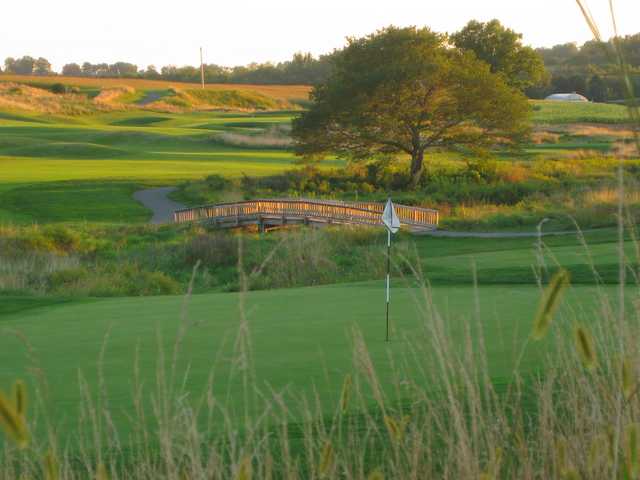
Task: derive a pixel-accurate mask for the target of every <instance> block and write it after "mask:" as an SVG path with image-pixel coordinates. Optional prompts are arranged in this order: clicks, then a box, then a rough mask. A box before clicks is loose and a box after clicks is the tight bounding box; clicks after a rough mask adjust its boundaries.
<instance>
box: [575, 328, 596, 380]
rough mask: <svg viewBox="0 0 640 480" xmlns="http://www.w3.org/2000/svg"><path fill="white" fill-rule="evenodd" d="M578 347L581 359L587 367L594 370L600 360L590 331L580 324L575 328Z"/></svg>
mask: <svg viewBox="0 0 640 480" xmlns="http://www.w3.org/2000/svg"><path fill="white" fill-rule="evenodd" d="M575 342H576V349H577V350H578V354H579V355H580V360H582V364H583V365H584V367H585V368H587V369H589V370H592V369H594V368H595V367H596V365H597V363H598V360H597V358H596V350H595V347H594V345H593V338H592V337H591V334H590V333H589V331H588V330H587V329H586V328H585V327H583V326H581V325H578V326H577V327H576V329H575Z"/></svg>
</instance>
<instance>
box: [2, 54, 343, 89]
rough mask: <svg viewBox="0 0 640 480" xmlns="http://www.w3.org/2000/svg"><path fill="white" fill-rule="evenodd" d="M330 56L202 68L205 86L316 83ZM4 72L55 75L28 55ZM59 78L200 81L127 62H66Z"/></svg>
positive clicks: (188, 69) (186, 71)
mask: <svg viewBox="0 0 640 480" xmlns="http://www.w3.org/2000/svg"><path fill="white" fill-rule="evenodd" d="M330 57H331V55H322V56H320V57H319V58H316V57H314V56H313V55H311V54H310V53H296V54H295V55H294V56H293V58H292V59H291V60H288V61H285V62H280V63H252V64H249V65H246V66H237V67H222V66H220V65H215V64H206V65H205V66H204V77H205V81H206V82H207V83H257V84H289V85H295V84H316V83H318V82H321V81H322V80H324V79H325V78H326V77H327V76H328V74H329V72H330V69H331V61H330ZM4 72H5V73H13V74H18V75H55V74H56V73H55V72H53V71H52V69H51V64H50V63H49V62H48V61H47V60H46V59H44V58H38V59H34V58H32V57H29V56H25V57H22V58H18V59H14V58H11V57H9V58H7V59H6V60H5V64H4ZM60 74H61V75H63V76H67V77H95V78H144V79H150V80H171V81H175V82H200V68H199V67H194V66H182V67H177V66H175V65H167V66H164V67H162V68H161V69H160V70H158V69H157V68H156V67H155V66H153V65H149V66H148V67H147V68H146V69H144V70H143V69H139V68H138V66H137V65H135V64H133V63H127V62H116V63H113V64H108V63H90V62H84V63H83V64H82V65H80V64H78V63H68V64H66V65H64V66H63V67H62V71H61V72H60Z"/></svg>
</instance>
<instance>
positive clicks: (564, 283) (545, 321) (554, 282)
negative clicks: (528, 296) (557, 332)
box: [531, 269, 570, 340]
mask: <svg viewBox="0 0 640 480" xmlns="http://www.w3.org/2000/svg"><path fill="white" fill-rule="evenodd" d="M569 279H570V276H569V272H568V271H566V270H564V269H561V270H559V271H558V272H557V273H556V274H555V275H554V276H553V277H552V278H551V281H550V282H549V285H548V286H547V289H546V290H545V292H544V294H543V296H542V298H541V299H540V305H539V306H538V314H537V315H536V318H535V321H534V323H533V332H532V334H531V336H532V338H533V339H534V340H541V339H542V338H544V337H545V336H546V334H547V332H548V331H549V327H550V326H551V322H552V320H553V314H554V313H555V311H556V309H557V308H558V305H559V304H560V301H561V300H562V295H563V293H564V290H565V289H566V288H567V287H568V286H569Z"/></svg>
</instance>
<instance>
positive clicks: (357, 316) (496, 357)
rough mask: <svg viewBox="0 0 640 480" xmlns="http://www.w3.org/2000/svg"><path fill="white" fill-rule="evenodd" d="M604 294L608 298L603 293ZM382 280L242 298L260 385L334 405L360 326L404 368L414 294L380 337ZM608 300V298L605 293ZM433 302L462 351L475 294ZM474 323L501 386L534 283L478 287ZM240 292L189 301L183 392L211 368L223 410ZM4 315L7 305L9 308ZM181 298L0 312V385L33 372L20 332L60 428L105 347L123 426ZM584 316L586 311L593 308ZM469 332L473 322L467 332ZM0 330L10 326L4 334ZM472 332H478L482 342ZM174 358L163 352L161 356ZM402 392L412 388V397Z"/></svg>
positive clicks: (587, 300) (567, 310) (576, 294)
mask: <svg viewBox="0 0 640 480" xmlns="http://www.w3.org/2000/svg"><path fill="white" fill-rule="evenodd" d="M604 291H605V292H611V294H612V295H613V292H612V291H611V290H609V289H605V290H604ZM383 292H384V290H383V285H382V283H381V282H369V283H360V284H350V285H340V286H326V287H314V288H302V289H287V290H273V291H262V292H253V293H249V294H248V296H247V300H246V305H245V310H246V311H248V312H250V313H249V325H250V342H251V349H252V355H251V359H252V365H253V367H252V368H254V369H255V375H256V378H257V379H258V382H257V385H264V386H266V385H269V386H270V388H272V389H273V390H274V391H276V392H280V391H284V390H286V391H288V392H289V393H290V394H293V395H295V394H300V393H306V394H309V395H310V394H312V393H313V389H314V387H315V388H316V389H317V392H318V395H319V397H320V400H321V402H322V403H323V404H324V405H325V406H327V407H329V406H330V405H335V402H337V398H338V395H339V391H340V385H341V382H342V380H343V378H344V375H345V374H346V373H347V372H350V371H352V360H353V356H352V355H353V352H352V341H351V339H350V336H351V333H350V332H352V329H353V328H358V329H361V330H362V331H363V333H364V337H365V339H366V341H367V344H368V348H369V350H370V355H371V357H372V360H373V362H374V364H375V367H376V369H377V370H378V373H379V374H380V377H381V380H382V384H383V386H384V387H385V389H387V390H388V391H389V390H391V385H389V383H388V380H389V378H390V375H391V371H392V367H391V363H390V358H389V355H391V358H395V360H396V361H400V359H401V358H402V356H403V355H408V356H409V357H410V356H411V353H410V349H409V346H410V342H416V343H417V344H422V345H425V346H426V345H427V344H428V339H427V338H426V337H425V335H426V333H425V327H424V325H425V322H432V321H433V320H432V319H431V318H430V317H428V316H427V317H425V316H423V314H421V313H420V311H421V310H423V309H424V306H425V305H424V300H423V298H424V297H423V296H422V294H421V292H420V291H419V290H416V289H408V288H404V287H402V286H401V282H400V281H398V282H397V283H396V284H395V286H394V288H393V291H392V296H393V297H392V298H393V303H392V309H391V319H392V326H393V328H392V338H393V340H392V341H391V342H390V343H385V342H384V294H383ZM595 293H596V289H595V287H593V286H586V287H574V288H573V289H572V291H571V292H570V293H569V296H568V301H567V304H566V305H565V306H564V307H563V308H562V309H561V314H560V317H559V318H558V319H557V324H558V326H556V327H554V330H555V331H560V330H561V329H562V328H566V327H568V326H570V320H571V318H572V315H573V314H574V307H575V308H578V307H579V308H580V309H581V310H583V311H584V312H585V313H584V316H583V321H587V320H588V318H590V317H591V316H592V315H593V314H594V312H595V310H596V309H595V304H596V302H597V301H598V300H597V296H596V295H595ZM607 294H608V293H607ZM432 295H433V299H434V302H435V305H436V306H437V309H438V311H439V312H440V314H441V315H442V316H443V317H444V320H445V324H446V326H447V329H448V330H449V332H450V334H451V335H452V336H453V339H454V342H455V343H456V344H457V345H459V346H461V345H462V344H463V343H464V342H463V339H464V332H465V329H466V328H467V326H469V325H470V322H471V321H472V319H473V316H474V312H475V308H476V307H475V306H474V295H475V294H474V291H473V287H471V286H443V287H435V288H434V289H433V292H432ZM478 297H479V302H480V304H479V308H480V319H479V320H480V324H481V325H482V329H483V333H484V336H485V338H486V339H487V345H486V348H487V355H488V361H489V369H490V371H491V372H492V379H493V381H494V382H496V383H497V384H503V383H505V381H506V380H507V379H508V378H509V377H510V376H511V373H512V369H513V366H514V364H515V363H516V359H517V357H518V355H519V353H520V351H521V349H522V348H523V345H524V342H525V339H526V337H527V336H528V334H529V331H530V326H531V322H532V317H533V312H535V309H536V305H537V302H538V298H539V291H538V289H537V287H535V286H534V285H527V286H513V285H511V286H487V287H483V288H481V290H480V291H479V292H478ZM2 301H3V302H5V303H7V302H8V303H9V304H11V303H12V302H13V303H16V304H18V305H24V300H23V299H21V298H18V299H11V298H4V299H3V300H2ZM238 302H239V296H238V295H237V294H206V295H195V296H193V297H192V298H190V299H189V301H188V304H187V305H188V319H189V321H190V322H194V324H192V326H191V327H190V328H189V330H188V332H187V335H186V337H185V338H184V341H183V343H182V349H183V350H182V355H181V362H180V372H181V373H184V372H185V369H186V368H187V365H188V366H189V374H188V378H187V380H186V381H187V385H188V389H189V390H190V391H191V392H192V393H193V394H194V395H196V394H198V393H201V392H202V391H203V390H204V389H205V386H206V383H207V377H208V375H209V373H210V371H211V370H212V368H214V367H215V371H216V376H215V378H214V392H215V393H216V395H218V396H219V397H220V398H227V397H226V395H227V392H229V393H230V397H229V402H230V405H234V406H235V408H237V409H241V408H242V398H243V396H242V387H241V385H242V382H241V376H240V375H238V374H237V372H236V374H235V376H232V377H231V378H229V376H228V374H229V369H230V365H232V364H233V360H232V359H233V357H234V353H233V345H234V341H235V339H236V335H237V332H238V326H239V314H238V311H239V310H238ZM5 309H6V307H5ZM182 309H183V299H182V298H181V297H172V296H167V297H152V298H144V299H143V298H118V299H108V300H99V301H98V300H96V301H91V302H82V303H72V304H60V305H50V306H43V307H41V308H37V307H36V308H34V306H33V305H29V308H24V309H23V310H22V311H19V312H17V313H9V314H4V315H2V316H1V317H0V328H2V330H3V334H2V336H1V337H0V386H2V387H4V388H6V387H7V386H9V385H10V383H11V381H12V380H13V379H15V378H17V377H18V378H20V377H28V376H29V374H28V370H29V368H30V367H31V366H33V365H32V364H31V361H30V360H29V358H28V355H27V352H26V349H25V345H24V344H23V341H22V340H21V339H20V338H17V337H16V336H15V335H12V334H11V333H9V331H10V330H14V329H15V330H18V331H19V332H20V334H21V336H22V337H23V338H24V339H26V341H27V342H28V344H29V345H30V347H31V348H32V349H33V351H34V352H35V355H34V357H35V358H34V360H35V361H36V362H37V366H38V367H39V368H42V370H43V373H44V375H45V376H46V379H47V382H48V388H49V395H50V396H49V397H48V403H49V405H50V407H51V409H52V410H51V414H52V415H53V418H55V419H56V421H58V422H60V423H61V424H62V425H61V428H62V429H63V430H62V431H65V430H66V429H68V428H71V427H72V426H73V425H72V424H71V422H72V421H73V420H72V419H75V418H76V414H77V408H78V402H79V398H80V396H79V388H78V372H79V371H80V372H82V375H83V376H84V378H86V379H87V381H88V383H89V385H90V386H91V387H92V388H95V387H96V385H97V383H98V379H99V374H98V371H97V365H98V360H99V355H100V351H101V348H102V346H103V345H105V354H104V363H103V365H102V369H103V374H104V379H105V383H106V388H107V390H108V392H109V404H110V407H111V408H112V410H113V411H114V412H115V413H116V419H117V421H118V423H120V424H121V425H123V424H126V421H125V416H126V414H125V413H126V412H127V411H131V391H132V381H133V374H134V373H133V371H134V359H135V355H136V353H135V352H136V348H138V349H139V352H140V376H141V379H142V381H143V382H144V384H145V385H146V387H145V389H146V391H147V392H151V391H152V389H153V388H154V383H155V378H156V377H155V375H156V367H157V359H158V352H157V346H158V339H159V338H162V342H161V344H162V345H164V346H165V348H167V349H170V348H171V347H172V345H173V343H174V340H175V335H176V332H177V331H178V328H179V325H180V322H181V320H180V319H181V312H182ZM590 312H591V313H590ZM474 328H475V327H474ZM5 329H6V330H5ZM477 338H478V337H476V339H477ZM550 345H551V342H549V343H542V344H534V345H530V346H529V347H528V348H527V350H526V353H525V356H524V361H523V364H522V372H523V373H531V372H534V371H536V370H537V369H538V368H539V367H540V366H541V363H540V362H539V360H540V359H541V354H543V353H544V352H547V351H548V349H549V346H550ZM168 357H169V358H171V356H170V355H168ZM407 395H408V392H407Z"/></svg>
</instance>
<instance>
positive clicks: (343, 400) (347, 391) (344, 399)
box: [340, 375, 353, 413]
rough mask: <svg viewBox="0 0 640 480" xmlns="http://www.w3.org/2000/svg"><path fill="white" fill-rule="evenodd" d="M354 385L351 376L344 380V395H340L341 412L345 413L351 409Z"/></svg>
mask: <svg viewBox="0 0 640 480" xmlns="http://www.w3.org/2000/svg"><path fill="white" fill-rule="evenodd" d="M352 385H353V380H352V378H351V375H347V376H346V377H345V378H344V382H343V384H342V394H341V395H340V411H341V412H342V413H345V412H346V411H347V409H348V408H349V400H350V399H351V386H352Z"/></svg>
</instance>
